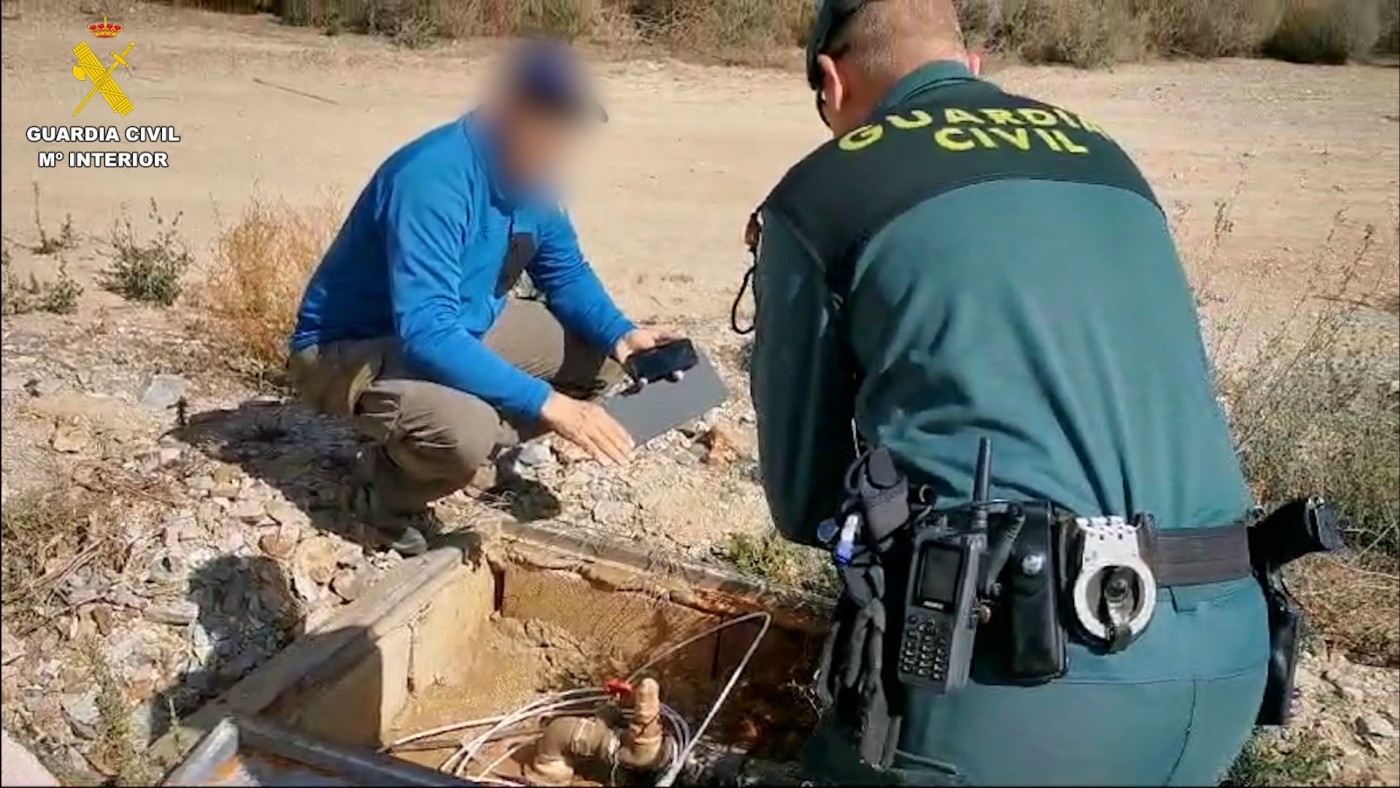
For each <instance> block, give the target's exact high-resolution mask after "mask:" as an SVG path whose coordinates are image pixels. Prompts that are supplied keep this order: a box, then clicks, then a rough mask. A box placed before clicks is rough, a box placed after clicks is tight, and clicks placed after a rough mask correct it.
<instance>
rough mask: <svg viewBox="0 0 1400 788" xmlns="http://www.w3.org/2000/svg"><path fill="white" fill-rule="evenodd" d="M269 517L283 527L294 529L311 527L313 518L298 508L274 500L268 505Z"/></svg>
mask: <svg viewBox="0 0 1400 788" xmlns="http://www.w3.org/2000/svg"><path fill="white" fill-rule="evenodd" d="M267 515H268V516H269V517H271V518H272V519H273V520H276V521H277V522H278V523H279V524H281V525H286V526H291V527H293V528H297V527H301V526H304V525H309V524H310V522H311V518H309V517H307V516H306V512H303V511H302V510H301V509H300V508H298V507H297V506H295V505H293V504H290V503H288V502H286V501H282V500H274V501H271V502H270V503H268V505H267Z"/></svg>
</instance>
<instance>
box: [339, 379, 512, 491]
mask: <svg viewBox="0 0 1400 788" xmlns="http://www.w3.org/2000/svg"><path fill="white" fill-rule="evenodd" d="M357 423H358V424H359V425H360V426H361V430H362V431H363V432H365V433H366V434H367V435H369V436H370V437H372V438H374V439H375V440H378V441H380V442H381V443H383V444H384V447H385V451H386V452H387V453H388V455H389V457H390V458H391V459H392V460H393V461H394V464H395V465H397V466H399V468H400V469H401V470H402V471H403V472H404V473H405V474H407V475H408V476H410V477H412V478H415V479H423V480H435V481H438V480H441V481H449V480H460V481H461V483H462V484H466V483H467V481H469V480H470V479H471V477H472V475H473V474H474V473H475V472H476V470H477V469H478V468H480V467H481V465H482V464H483V463H485V462H486V461H487V459H489V458H490V456H491V452H492V450H493V449H494V448H495V446H496V444H497V443H498V442H499V441H500V438H501V435H502V428H501V417H500V414H498V413H497V412H496V411H495V410H494V409H493V408H492V407H491V406H490V405H487V404H486V403H485V402H483V401H482V400H480V399H478V398H476V397H473V396H471V395H470V394H465V393H462V392H460V391H457V390H455V389H451V388H448V387H446V386H440V385H438V384H436V383H428V382H425V381H417V380H407V381H388V382H385V383H384V384H382V385H380V384H376V385H375V386H373V387H371V389H370V390H369V391H368V392H366V393H365V395H364V396H363V397H361V399H360V404H359V409H358V418H357Z"/></svg>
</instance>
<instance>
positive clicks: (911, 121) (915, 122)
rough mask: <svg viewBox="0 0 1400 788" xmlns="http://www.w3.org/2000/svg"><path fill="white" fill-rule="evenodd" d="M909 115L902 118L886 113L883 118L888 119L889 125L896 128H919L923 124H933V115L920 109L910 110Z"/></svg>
mask: <svg viewBox="0 0 1400 788" xmlns="http://www.w3.org/2000/svg"><path fill="white" fill-rule="evenodd" d="M909 115H910V116H911V117H909V118H902V117H900V116H898V115H886V116H885V120H888V121H889V122H890V125H891V126H894V127H895V128H897V129H921V128H923V127H924V126H930V125H932V124H933V116H932V115H930V114H928V113H927V112H924V111H923V110H921V109H916V110H911V111H910V112H909Z"/></svg>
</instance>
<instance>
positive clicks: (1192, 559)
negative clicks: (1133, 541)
mask: <svg viewBox="0 0 1400 788" xmlns="http://www.w3.org/2000/svg"><path fill="white" fill-rule="evenodd" d="M1147 553H1148V563H1149V565H1150V566H1151V567H1152V573H1153V574H1155V575H1156V576H1157V585H1158V586H1167V587H1169V588H1170V587H1172V586H1199V585H1206V584H1208V583H1224V582H1227V581H1230V580H1239V579H1240V578H1244V577H1249V576H1251V575H1252V574H1253V570H1252V568H1251V566H1250V563H1249V529H1248V523H1246V522H1239V523H1235V524H1233V525H1226V526H1220V527H1217V528H1189V529H1172V530H1164V531H1158V532H1157V534H1156V538H1155V544H1152V545H1151V546H1150V547H1149V549H1148V551H1147Z"/></svg>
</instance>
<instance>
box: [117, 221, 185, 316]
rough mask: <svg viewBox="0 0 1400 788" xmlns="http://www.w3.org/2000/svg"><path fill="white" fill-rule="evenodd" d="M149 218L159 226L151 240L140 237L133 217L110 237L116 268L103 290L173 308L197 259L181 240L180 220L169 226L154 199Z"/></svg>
mask: <svg viewBox="0 0 1400 788" xmlns="http://www.w3.org/2000/svg"><path fill="white" fill-rule="evenodd" d="M146 216H147V218H148V219H149V220H150V221H151V223H152V224H154V225H155V232H154V234H153V236H152V237H151V238H150V239H149V240H145V241H142V240H141V239H139V238H138V237H137V234H136V228H135V227H134V226H132V224H131V217H130V216H127V215H125V214H123V216H122V218H121V219H119V220H118V221H117V223H116V224H115V225H114V226H113V227H112V232H111V234H110V235H109V236H108V244H109V245H110V246H111V255H112V265H111V266H110V267H109V268H107V270H106V271H104V272H103V282H102V285H103V287H105V288H107V289H108V290H110V291H112V292H113V293H116V294H117V295H120V296H121V297H123V298H126V299H129V300H132V301H144V302H146V303H151V304H158V305H160V306H170V305H171V304H174V303H175V300H176V299H177V298H179V297H180V292H181V290H182V289H183V285H182V284H181V283H180V279H181V278H182V277H183V276H184V275H185V271H186V270H187V269H188V268H189V267H190V263H191V262H192V260H193V257H191V255H190V251H189V247H188V246H187V245H186V244H185V242H184V240H183V239H182V238H181V237H180V230H179V227H180V217H181V214H179V213H177V214H175V217H174V218H173V219H171V220H169V221H168V222H167V221H166V219H165V217H164V216H162V215H161V213H160V207H159V206H158V205H157V204H156V201H155V198H152V199H151V205H150V209H149V210H148V211H147V213H146Z"/></svg>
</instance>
